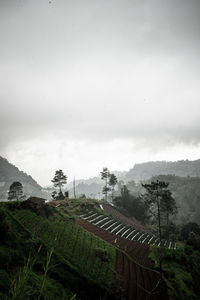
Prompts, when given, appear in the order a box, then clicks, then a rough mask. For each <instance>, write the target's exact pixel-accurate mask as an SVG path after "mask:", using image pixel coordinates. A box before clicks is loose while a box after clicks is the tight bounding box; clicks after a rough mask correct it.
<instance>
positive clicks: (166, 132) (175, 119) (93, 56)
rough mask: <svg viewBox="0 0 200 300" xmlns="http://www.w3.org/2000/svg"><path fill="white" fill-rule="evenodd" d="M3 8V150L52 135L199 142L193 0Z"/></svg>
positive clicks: (197, 5)
mask: <svg viewBox="0 0 200 300" xmlns="http://www.w3.org/2000/svg"><path fill="white" fill-rule="evenodd" d="M0 8H2V9H0V39H1V46H0V53H1V55H0V64H1V66H2V68H1V70H0V79H1V83H0V103H1V111H0V125H1V130H0V137H1V144H2V147H5V145H8V144H10V143H12V141H14V140H17V139H27V138H31V136H37V135H38V136H40V135H43V136H45V134H46V133H48V132H54V134H55V135H57V134H58V133H59V132H60V134H61V135H63V136H64V135H66V136H71V137H76V138H82V139H84V138H85V139H94V140H95V139H96V140H110V139H114V138H131V139H134V140H138V141H139V140H141V139H143V140H147V141H148V143H149V145H151V143H150V141H151V140H154V141H156V140H157V142H158V143H159V141H161V140H163V144H165V143H166V141H169V140H170V141H174V142H177V141H178V142H184V143H199V142H200V136H199V132H200V130H199V129H200V128H199V127H200V125H199V121H198V120H199V112H198V111H199V104H198V98H199V92H198V89H199V62H198V61H197V57H198V56H199V50H200V44H199V43H200V40H199V29H200V18H199V12H200V2H199V1H198V0H193V1H187V0H182V1H180V0H179V1H177V0H176V1H174V0H173V1H172V0H169V1H164V0H163V1H160V0H159V1H158V0H152V1H148V2H147V1H128V0H127V1H114V0H113V1H101V2H99V1H81V0H79V1H76V2H74V1H73V2H72V1H64V0H63V1H55V0H54V1H53V0H52V1H51V4H50V3H49V1H39V0H38V1H20V0H18V1H14V2H13V1H9V0H8V1H1V3H0ZM188 90H190V92H189V91H188ZM179 103H182V106H181V105H178V104H179ZM193 106H194V107H193ZM185 111H186V112H187V113H185Z"/></svg>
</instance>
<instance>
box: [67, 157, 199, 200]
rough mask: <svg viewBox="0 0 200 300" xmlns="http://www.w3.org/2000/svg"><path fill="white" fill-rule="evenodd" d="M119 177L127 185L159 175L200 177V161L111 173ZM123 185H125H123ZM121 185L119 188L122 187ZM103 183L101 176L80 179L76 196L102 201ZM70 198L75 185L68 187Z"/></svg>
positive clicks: (161, 163) (140, 166) (153, 164)
mask: <svg viewBox="0 0 200 300" xmlns="http://www.w3.org/2000/svg"><path fill="white" fill-rule="evenodd" d="M111 173H114V174H115V175H116V176H117V179H118V181H123V182H124V183H125V184H127V183H128V182H129V181H133V180H134V181H135V182H139V181H141V180H148V179H150V178H151V177H152V176H158V175H176V176H179V177H187V176H190V177H200V159H198V160H194V161H189V160H179V161H176V162H167V161H155V162H153V161H152V162H146V163H141V164H135V166H134V167H133V168H132V169H130V170H129V171H128V172H125V171H123V172H119V171H111ZM121 184H123V183H121ZM121 184H120V185H119V187H120V186H121ZM102 187H103V181H102V180H101V178H100V175H99V176H97V177H93V178H89V179H80V180H77V181H76V192H77V193H76V194H77V196H79V195H80V194H85V195H86V196H87V197H90V198H94V197H95V198H97V199H100V198H102V197H103V195H102V193H101V191H102ZM68 189H69V193H70V196H73V184H72V183H69V185H68Z"/></svg>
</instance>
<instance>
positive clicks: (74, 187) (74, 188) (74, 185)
mask: <svg viewBox="0 0 200 300" xmlns="http://www.w3.org/2000/svg"><path fill="white" fill-rule="evenodd" d="M73 190H74V199H76V183H75V176H74V180H73Z"/></svg>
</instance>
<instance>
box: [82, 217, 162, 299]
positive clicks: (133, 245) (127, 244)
mask: <svg viewBox="0 0 200 300" xmlns="http://www.w3.org/2000/svg"><path fill="white" fill-rule="evenodd" d="M78 222H79V224H80V225H81V226H83V227H84V228H85V229H86V230H88V231H90V232H92V233H93V234H95V235H97V236H99V237H100V238H102V239H104V240H106V241H108V242H109V243H111V244H113V245H115V246H116V247H117V248H119V250H116V261H115V270H116V278H117V280H118V281H119V282H121V284H122V287H123V291H124V292H123V293H124V296H125V298H126V299H130V300H132V299H139V300H143V299H150V300H158V299H161V298H162V300H164V299H167V291H166V288H165V286H164V285H163V282H162V279H161V275H160V274H159V273H158V272H155V271H154V270H152V269H150V268H148V267H152V266H153V264H152V262H151V261H150V260H149V258H148V254H149V245H147V244H141V243H138V242H135V241H130V240H127V239H124V238H122V237H119V238H116V235H114V234H112V233H110V232H108V231H106V230H104V229H102V228H99V227H97V226H95V225H93V224H92V223H89V222H88V221H86V220H83V219H79V220H78ZM121 250H123V251H121ZM125 252H126V253H127V254H128V255H127V254H126V253H125ZM131 258H133V259H134V260H132V259H131ZM141 264H143V265H145V266H146V267H144V266H142V265H141ZM147 266H148V267H147ZM161 287H162V288H161Z"/></svg>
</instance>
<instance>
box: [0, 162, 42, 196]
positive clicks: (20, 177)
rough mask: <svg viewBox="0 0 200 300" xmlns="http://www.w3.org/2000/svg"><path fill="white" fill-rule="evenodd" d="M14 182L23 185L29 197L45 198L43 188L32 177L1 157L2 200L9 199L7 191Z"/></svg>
mask: <svg viewBox="0 0 200 300" xmlns="http://www.w3.org/2000/svg"><path fill="white" fill-rule="evenodd" d="M14 181H19V182H21V183H22V185H23V191H24V194H25V195H26V196H27V197H28V196H38V197H42V196H44V195H43V193H42V187H41V186H40V185H39V184H38V183H37V182H36V181H35V180H34V179H33V178H32V177H31V176H30V175H27V174H26V173H24V172H23V171H20V170H19V169H18V168H17V167H16V166H14V165H13V164H11V163H9V162H8V160H7V159H5V158H3V157H1V156H0V199H1V200H6V199H7V191H8V190H9V187H10V185H11V184H12V183H13V182H14Z"/></svg>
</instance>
